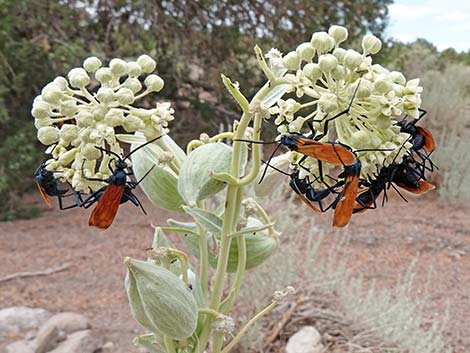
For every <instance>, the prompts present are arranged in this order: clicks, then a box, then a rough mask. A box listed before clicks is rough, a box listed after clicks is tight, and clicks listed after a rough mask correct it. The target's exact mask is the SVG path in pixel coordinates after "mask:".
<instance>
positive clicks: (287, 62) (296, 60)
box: [282, 51, 300, 70]
mask: <svg viewBox="0 0 470 353" xmlns="http://www.w3.org/2000/svg"><path fill="white" fill-rule="evenodd" d="M282 61H283V63H284V66H285V67H286V68H287V69H288V70H297V69H298V68H299V66H300V57H299V55H297V53H296V52H295V51H291V52H289V53H287V54H286V55H284V57H283V58H282Z"/></svg>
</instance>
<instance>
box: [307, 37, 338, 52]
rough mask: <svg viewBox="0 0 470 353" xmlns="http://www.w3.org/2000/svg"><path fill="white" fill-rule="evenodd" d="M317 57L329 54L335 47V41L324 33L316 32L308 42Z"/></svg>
mask: <svg viewBox="0 0 470 353" xmlns="http://www.w3.org/2000/svg"><path fill="white" fill-rule="evenodd" d="M310 42H311V43H312V46H313V47H314V48H315V49H316V50H317V53H318V55H320V54H324V53H327V52H329V51H330V50H331V49H333V47H334V46H335V40H334V39H333V38H332V37H330V35H329V34H328V33H326V32H316V33H313V35H312V40H311V41H310Z"/></svg>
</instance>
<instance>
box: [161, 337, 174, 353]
mask: <svg viewBox="0 0 470 353" xmlns="http://www.w3.org/2000/svg"><path fill="white" fill-rule="evenodd" d="M163 343H164V344H165V350H166V353H177V352H176V347H175V342H174V341H173V340H172V339H171V338H169V337H168V336H163Z"/></svg>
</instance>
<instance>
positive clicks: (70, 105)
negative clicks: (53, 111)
mask: <svg viewBox="0 0 470 353" xmlns="http://www.w3.org/2000/svg"><path fill="white" fill-rule="evenodd" d="M77 110H78V108H77V102H75V101H74V100H68V101H65V102H64V101H63V102H62V103H61V104H60V106H59V112H60V114H62V115H64V116H74V115H75V113H76V112H77Z"/></svg>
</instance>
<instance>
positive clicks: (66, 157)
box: [59, 148, 78, 166]
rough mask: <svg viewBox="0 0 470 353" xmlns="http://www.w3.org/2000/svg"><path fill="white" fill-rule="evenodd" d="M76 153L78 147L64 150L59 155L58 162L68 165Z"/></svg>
mask: <svg viewBox="0 0 470 353" xmlns="http://www.w3.org/2000/svg"><path fill="white" fill-rule="evenodd" d="M77 153H78V148H72V149H71V150H69V151H67V152H64V153H62V154H61V155H60V157H59V163H60V164H61V165H63V166H65V165H69V164H70V163H72V161H73V160H74V159H75V155H76V154H77Z"/></svg>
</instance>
